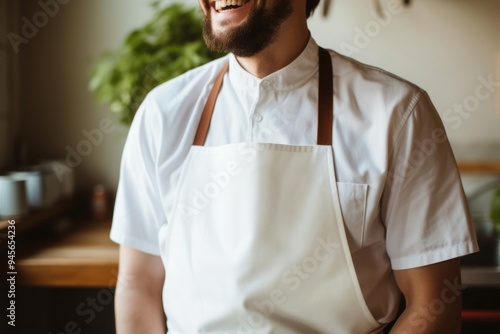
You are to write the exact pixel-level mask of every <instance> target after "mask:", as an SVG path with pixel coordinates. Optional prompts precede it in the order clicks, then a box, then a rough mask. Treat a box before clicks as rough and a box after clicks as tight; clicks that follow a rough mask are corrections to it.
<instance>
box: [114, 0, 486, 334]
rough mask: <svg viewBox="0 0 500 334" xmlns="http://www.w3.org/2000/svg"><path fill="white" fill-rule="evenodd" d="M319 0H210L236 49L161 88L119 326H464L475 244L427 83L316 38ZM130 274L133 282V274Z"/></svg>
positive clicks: (137, 137)
mask: <svg viewBox="0 0 500 334" xmlns="http://www.w3.org/2000/svg"><path fill="white" fill-rule="evenodd" d="M318 2H319V1H318V0H307V1H306V0H227V1H225V0H222V1H209V0H200V5H201V8H202V11H203V13H204V16H205V30H204V35H205V40H206V42H207V45H208V46H209V47H211V48H213V49H216V50H221V51H227V52H231V54H230V55H228V56H226V57H224V58H222V59H219V60H216V61H214V62H212V63H210V64H208V65H205V66H202V67H200V68H198V69H195V70H193V71H190V72H188V73H186V74H184V75H182V76H180V77H178V78H176V79H174V80H172V81H170V82H167V83H165V84H163V85H161V86H160V87H158V88H156V89H155V90H154V91H153V92H151V93H150V94H149V96H148V97H147V98H146V100H145V101H144V103H143V105H142V106H141V108H140V109H139V111H138V113H137V115H136V118H135V120H134V123H133V125H132V127H131V129H130V134H129V137H128V139H127V143H126V147H125V150H124V154H123V162H122V169H121V180H120V185H119V190H118V194H117V202H116V208H115V215H114V222H113V228H112V232H111V237H112V239H113V240H114V241H116V242H118V243H120V245H121V247H120V275H119V281H118V289H117V294H116V302H115V305H116V321H117V330H118V333H164V332H165V330H166V321H165V320H166V319H165V314H166V318H167V324H168V330H169V331H170V332H172V333H198V332H204V333H377V332H379V331H381V330H382V328H383V327H384V326H385V324H387V323H389V322H391V320H393V319H394V317H395V316H396V314H397V310H398V304H399V296H400V292H402V294H403V295H404V297H405V299H406V308H405V310H404V312H403V313H402V314H401V315H400V317H399V318H398V320H397V322H396V324H395V325H394V327H393V329H392V331H393V332H394V333H458V332H459V328H460V309H461V296H460V267H459V260H458V258H459V257H460V256H463V255H466V254H469V253H472V252H475V251H477V244H476V241H475V236H474V231H473V227H472V225H471V223H470V219H469V214H468V210H467V205H466V199H465V196H464V194H463V190H462V187H461V183H460V180H459V174H458V171H457V167H456V164H455V162H454V158H453V155H452V152H451V149H450V147H449V144H448V141H447V139H446V135H445V133H444V129H443V125H442V123H441V121H440V119H439V117H438V115H437V113H436V111H435V109H434V107H433V106H432V103H431V102H430V100H429V98H428V96H427V94H426V93H425V92H423V91H422V90H421V89H419V88H418V87H415V86H414V85H412V84H411V83H408V82H406V81H404V80H402V79H400V78H397V77H395V76H393V75H391V74H388V73H386V72H384V71H382V70H379V69H376V68H372V67H369V66H366V65H362V64H360V63H358V62H356V61H354V60H352V59H349V58H347V57H344V56H341V55H339V54H337V53H335V52H333V51H326V50H323V49H321V48H318V46H317V45H316V43H315V42H314V40H313V39H312V38H311V37H310V35H309V31H308V29H307V23H306V19H307V17H308V16H309V15H310V14H311V12H312V11H313V10H314V8H315V7H316V6H317V5H318ZM121 283H122V284H121Z"/></svg>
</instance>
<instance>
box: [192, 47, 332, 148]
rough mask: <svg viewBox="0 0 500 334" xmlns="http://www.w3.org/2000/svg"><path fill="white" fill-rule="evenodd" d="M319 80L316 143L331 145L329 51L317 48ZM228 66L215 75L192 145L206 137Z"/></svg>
mask: <svg viewBox="0 0 500 334" xmlns="http://www.w3.org/2000/svg"><path fill="white" fill-rule="evenodd" d="M318 53H319V81H318V91H319V95H318V137H317V141H318V145H332V129H333V70H332V61H331V58H330V53H329V52H328V51H326V50H325V49H323V48H321V47H320V48H319V51H318ZM228 68H229V62H228V63H226V65H225V66H224V68H223V69H222V70H221V71H220V73H219V74H218V75H217V78H216V79H215V81H214V85H213V87H212V91H211V92H210V95H209V96H208V99H207V103H206V104H205V108H204V109H203V113H202V115H201V119H200V123H199V124H198V130H197V131H196V135H195V137H194V141H193V145H195V146H203V145H205V140H206V138H207V134H208V129H209V127H210V121H211V120H212V114H213V112H214V107H215V102H216V101H217V96H218V95H219V92H220V89H221V87H222V80H223V79H224V75H225V74H226V72H227V70H228Z"/></svg>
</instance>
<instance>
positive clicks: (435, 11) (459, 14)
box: [19, 0, 500, 189]
mask: <svg viewBox="0 0 500 334" xmlns="http://www.w3.org/2000/svg"><path fill="white" fill-rule="evenodd" d="M45 1H46V0H45ZM185 2H186V3H190V4H194V5H195V4H197V0H189V1H185ZM381 2H382V3H383V4H384V6H386V5H387V3H388V2H389V0H381ZM22 3H23V12H22V13H23V15H25V16H26V17H28V18H30V17H32V15H33V14H35V13H36V12H37V11H39V10H40V7H39V5H38V0H26V1H23V2H22ZM149 3H150V1H149V0H105V1H102V0H72V1H70V2H69V3H68V4H67V5H64V6H61V8H60V10H59V13H58V14H57V15H55V16H54V18H51V19H50V20H49V22H48V23H47V25H46V26H45V27H43V28H41V29H40V31H39V32H38V34H37V35H36V36H35V37H34V38H33V39H31V40H30V41H29V43H28V44H27V45H21V47H20V53H19V57H20V60H21V79H22V85H21V87H22V117H23V120H24V122H23V127H22V131H23V135H24V138H25V141H26V143H27V144H28V147H29V149H30V152H31V155H32V156H33V157H35V158H57V157H64V156H65V155H66V152H67V151H66V147H67V146H68V145H69V146H70V147H73V148H75V147H76V146H77V145H78V144H79V143H80V142H81V140H82V139H84V137H83V135H82V133H81V131H82V130H84V129H87V130H91V129H95V128H98V127H99V122H100V121H101V120H102V119H103V118H113V115H111V113H109V112H108V111H107V108H106V107H105V106H103V105H100V104H98V103H96V102H95V101H94V98H93V97H92V95H91V94H90V93H89V92H88V90H87V80H88V74H89V70H90V68H91V64H92V63H93V62H94V61H95V60H96V59H97V57H98V55H100V54H101V53H102V52H103V51H105V50H112V49H113V48H115V47H116V46H118V45H119V44H120V43H121V41H122V40H123V38H124V37H125V36H126V34H127V33H128V32H129V31H130V30H131V29H132V28H134V27H137V26H139V25H141V24H142V23H143V22H145V21H146V20H147V19H149V18H150V17H151V15H152V13H151V10H150V8H149V6H148V4H149ZM369 4H370V1H368V0H333V7H332V12H331V13H330V16H329V18H328V19H327V20H325V19H323V18H322V17H321V15H320V12H319V11H318V12H317V13H316V14H315V16H314V18H313V19H312V20H311V21H310V27H311V31H312V34H313V35H314V36H315V38H316V39H317V41H318V42H319V43H320V44H321V45H323V46H327V47H331V48H333V49H336V50H340V47H339V45H340V43H341V42H346V43H349V42H351V43H352V42H353V37H354V35H355V27H360V28H361V29H364V27H365V25H366V23H367V22H370V21H373V20H374V18H373V17H372V16H371V14H370V6H369ZM499 14H500V1H497V0H416V1H414V4H413V5H412V6H411V7H410V8H408V9H407V10H404V11H403V12H402V13H400V14H398V15H396V16H394V17H393V19H392V21H391V22H390V24H389V25H388V26H387V27H385V28H383V29H382V30H381V31H380V33H379V34H378V35H377V36H376V37H375V38H373V40H372V41H371V43H370V44H369V45H368V46H367V47H365V48H363V49H362V50H361V52H360V53H358V54H354V55H353V56H354V57H355V58H357V59H359V60H361V61H364V62H368V63H370V64H374V65H376V66H380V67H383V68H385V69H388V70H390V71H392V72H395V73H396V74H399V75H401V76H403V77H405V78H407V79H409V80H411V81H413V82H415V83H417V84H419V85H420V86H422V87H424V88H425V89H426V90H427V91H428V92H429V93H430V95H431V97H432V98H433V100H434V101H435V103H436V105H437V107H438V109H439V110H440V112H441V113H443V115H444V112H445V111H446V110H447V109H448V108H449V107H452V106H453V104H454V103H462V102H463V101H464V99H465V98H466V97H467V96H469V95H471V94H474V90H475V87H476V86H477V84H478V81H477V77H478V76H484V77H487V76H488V75H489V74H490V73H493V71H494V58H495V57H496V55H497V54H498V53H500V38H499V37H500V36H499V33H500V20H499V18H500V15H499ZM497 95H498V94H497ZM494 101H495V99H494V98H490V99H487V100H486V101H482V102H481V104H480V106H479V109H478V110H477V111H474V112H473V113H472V114H471V116H470V117H469V118H468V119H463V122H462V123H461V124H460V126H459V127H458V128H457V129H452V128H451V126H450V125H453V124H454V123H447V127H448V131H449V136H450V138H451V140H452V141H453V142H454V143H455V144H456V143H459V144H460V143H468V142H481V143H482V142H489V141H497V142H498V141H500V131H499V129H500V112H497V113H495V111H494ZM113 119H114V118H113ZM115 123H116V128H115V131H114V132H113V133H111V134H108V135H106V136H105V138H104V140H103V143H102V144H100V145H99V146H97V147H94V148H93V151H92V153H91V154H90V155H89V156H88V157H85V158H84V159H83V161H82V163H81V165H79V166H78V167H77V168H75V173H76V175H77V178H78V182H79V185H80V186H90V185H92V184H94V183H97V182H100V183H104V184H105V185H106V186H108V187H109V188H110V189H114V188H115V187H116V184H117V180H118V166H119V160H120V156H121V150H122V146H123V142H124V139H125V136H126V132H127V129H126V128H125V127H121V126H119V125H118V123H117V122H116V121H115ZM499 151H500V150H499Z"/></svg>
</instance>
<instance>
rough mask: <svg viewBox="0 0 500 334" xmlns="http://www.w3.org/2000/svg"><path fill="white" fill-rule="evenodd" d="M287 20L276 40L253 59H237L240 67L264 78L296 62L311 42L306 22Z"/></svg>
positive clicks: (252, 57)
mask: <svg viewBox="0 0 500 334" xmlns="http://www.w3.org/2000/svg"><path fill="white" fill-rule="evenodd" d="M299 22H301V23H302V24H297V21H296V20H287V21H286V22H284V23H283V24H282V26H281V28H280V31H279V33H278V36H276V39H275V40H274V41H273V42H272V43H271V44H270V45H269V46H268V47H266V48H265V49H264V50H262V51H261V52H259V53H257V54H256V55H254V56H251V57H236V59H237V60H238V62H239V63H240V65H241V66H242V67H243V68H244V69H245V70H246V71H247V72H249V73H251V74H253V75H254V76H256V77H258V78H264V77H266V76H268V75H269V74H271V73H274V72H276V71H278V70H280V69H282V68H283V67H285V66H287V65H288V64H290V63H291V62H292V61H294V60H295V59H296V58H297V57H298V56H299V55H300V54H301V53H302V51H303V50H304V49H305V47H306V46H307V43H308V41H309V37H310V36H309V30H308V29H307V24H306V20H305V19H304V20H299Z"/></svg>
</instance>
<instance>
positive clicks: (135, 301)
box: [115, 246, 166, 334]
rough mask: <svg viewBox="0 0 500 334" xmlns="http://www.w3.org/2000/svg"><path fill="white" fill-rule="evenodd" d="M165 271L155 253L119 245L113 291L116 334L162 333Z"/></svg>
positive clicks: (163, 327) (164, 326) (164, 330)
mask: <svg viewBox="0 0 500 334" xmlns="http://www.w3.org/2000/svg"><path fill="white" fill-rule="evenodd" d="M164 279H165V270H164V267H163V263H162V261H161V259H160V257H159V256H154V255H149V254H146V253H143V252H141V251H138V250H136V249H133V248H130V247H127V246H120V269H119V273H118V282H117V287H116V294H115V317H116V331H117V333H118V334H129V333H130V334H132V333H134V334H135V333H158V334H160V333H161V334H165V332H166V325H165V315H164V312H163V306H162V287H163V281H164Z"/></svg>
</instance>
